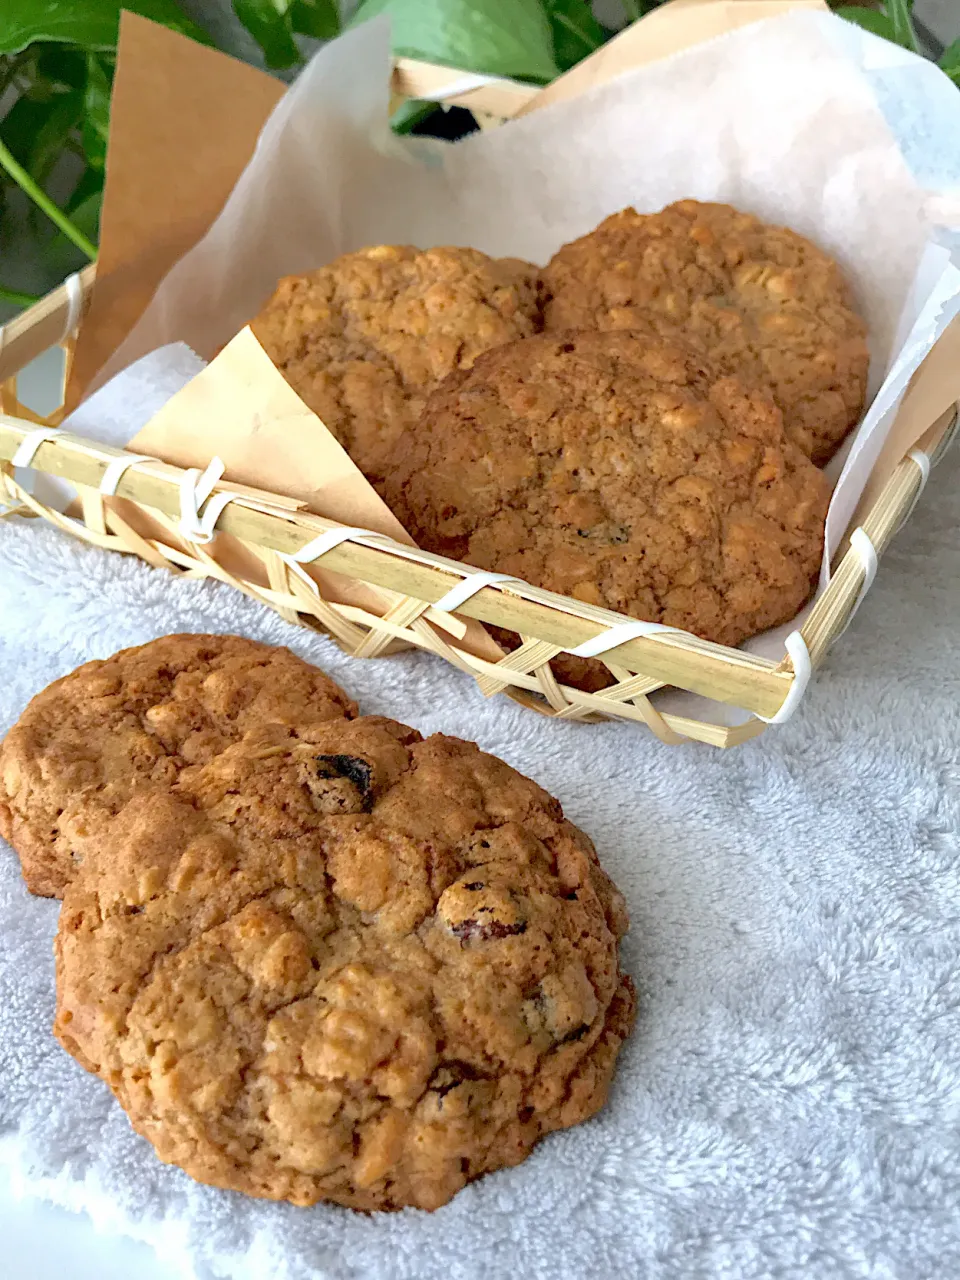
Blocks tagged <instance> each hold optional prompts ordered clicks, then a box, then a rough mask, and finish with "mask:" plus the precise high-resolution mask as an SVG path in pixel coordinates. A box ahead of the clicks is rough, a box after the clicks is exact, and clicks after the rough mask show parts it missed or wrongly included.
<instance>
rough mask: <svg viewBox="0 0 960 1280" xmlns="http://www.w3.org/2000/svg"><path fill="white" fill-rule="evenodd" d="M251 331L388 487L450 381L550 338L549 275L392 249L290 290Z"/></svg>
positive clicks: (449, 252) (302, 279) (293, 282)
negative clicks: (399, 451)
mask: <svg viewBox="0 0 960 1280" xmlns="http://www.w3.org/2000/svg"><path fill="white" fill-rule="evenodd" d="M251 327H252V329H253V332H254V333H255V334H256V336H257V338H258V339H259V341H260V342H261V343H262V345H263V347H264V349H265V350H266V352H267V354H268V355H269V356H270V358H271V360H273V362H274V363H275V364H276V365H277V367H278V368H279V369H280V371H281V372H282V373H283V375H284V377H285V378H286V379H287V381H288V382H289V383H290V385H291V386H292V387H293V389H294V390H295V391H296V392H297V394H298V395H299V396H300V397H301V399H302V400H304V401H305V402H306V403H307V404H308V405H309V406H310V408H311V409H313V411H314V412H315V413H316V414H318V415H319V417H321V418H322V419H323V421H324V423H325V424H326V426H327V427H328V428H329V430H330V431H331V432H332V433H333V435H335V436H336V438H337V439H338V440H339V441H340V443H341V444H342V445H343V447H344V448H345V449H346V450H347V452H348V453H349V454H350V456H351V457H352V458H353V460H354V462H355V463H356V464H357V466H358V467H359V468H360V470H361V471H363V472H364V474H365V475H367V476H368V477H369V478H370V479H371V480H372V481H373V482H374V483H375V484H378V483H379V482H380V481H382V479H383V477H384V475H385V474H386V473H387V472H388V471H389V470H390V467H391V465H392V463H391V459H392V456H393V453H394V451H395V449H396V448H397V444H398V441H399V440H400V439H401V438H402V437H403V436H404V435H405V433H406V432H407V431H408V430H409V429H410V428H411V427H412V426H413V425H414V424H415V423H416V420H417V417H418V415H419V412H420V409H421V407H422V404H423V399H424V396H425V395H426V394H427V392H429V391H430V390H432V388H433V387H435V386H436V384H437V383H438V382H439V381H440V379H441V378H443V377H444V376H445V375H446V374H448V373H450V372H451V371H452V370H454V369H461V368H469V366H470V365H471V364H472V363H473V361H474V360H475V359H476V357H477V356H478V355H479V354H480V352H481V351H486V350H488V349H489V348H490V347H495V346H498V345H499V344H500V343H502V342H510V341H513V340H515V339H517V338H524V337H527V336H528V335H529V334H531V333H534V332H536V331H537V330H538V329H540V328H541V327H542V326H541V317H540V302H539V281H538V271H537V268H536V267H532V266H530V265H529V264H528V263H526V262H521V261H519V260H518V259H515V258H499V259H498V258H488V257H487V256H486V254H484V253H480V252H478V251H477V250H476V249H449V248H448V249H443V248H441V249H427V250H425V251H422V250H419V249H415V248H412V247H411V246H410V245H400V246H393V245H381V246H378V247H376V248H372V249H363V250H361V251H360V252H359V253H348V254H345V255H344V256H343V257H342V258H337V259H336V261H335V262H332V263H330V265H329V266H326V267H322V268H321V269H320V270H319V271H314V272H312V273H311V274H310V275H304V276H288V277H287V278H286V279H284V280H281V282H280V285H279V287H278V288H277V291H276V293H275V294H274V296H273V297H272V298H271V299H270V301H269V302H268V303H267V305H266V307H265V308H264V310H263V311H262V312H261V313H260V315H259V316H257V318H256V319H255V320H254V321H253V322H252V326H251Z"/></svg>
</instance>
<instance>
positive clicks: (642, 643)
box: [0, 59, 957, 747]
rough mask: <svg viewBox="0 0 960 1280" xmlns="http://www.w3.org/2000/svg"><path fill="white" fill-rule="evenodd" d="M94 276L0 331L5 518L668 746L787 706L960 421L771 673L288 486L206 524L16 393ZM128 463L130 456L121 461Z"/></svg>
mask: <svg viewBox="0 0 960 1280" xmlns="http://www.w3.org/2000/svg"><path fill="white" fill-rule="evenodd" d="M392 87H393V91H394V97H395V100H400V99H403V98H408V97H419V98H426V97H429V98H435V99H438V100H443V101H445V102H448V103H452V104H456V105H462V106H465V107H469V108H470V109H471V110H472V111H473V112H474V113H475V115H476V116H477V118H478V120H479V122H480V124H481V127H483V128H489V127H494V126H496V125H497V124H499V123H501V122H502V121H503V120H505V119H508V118H510V117H511V116H513V115H515V114H516V113H517V112H518V111H520V110H521V109H522V108H523V107H524V106H526V105H527V104H528V103H529V101H530V100H531V98H532V96H533V95H534V94H535V93H536V92H537V90H536V89H533V88H530V87H528V86H525V85H520V84H516V83H514V82H512V81H508V80H496V79H491V78H490V77H476V76H472V75H467V74H465V73H459V72H456V71H452V70H451V69H450V68H449V67H438V66H433V65H431V64H427V63H418V62H414V61H412V60H408V59H401V60H400V61H399V62H398V63H397V65H396V68H395V71H394V79H393V86H392ZM94 279H95V267H94V266H90V267H87V268H86V269H85V270H83V271H82V272H80V273H79V275H78V276H75V277H73V278H72V279H71V280H70V281H67V282H66V283H65V284H64V285H62V286H60V287H59V288H57V289H55V290H53V291H52V292H51V293H50V294H48V295H47V296H46V297H45V298H43V299H41V300H40V301H39V302H37V303H36V304H35V305H34V306H32V307H30V308H29V310H27V311H25V312H23V313H22V314H21V315H19V316H18V317H16V318H15V319H14V320H12V321H11V322H10V323H9V324H8V325H6V326H5V327H4V328H3V329H0V499H4V500H5V502H6V509H5V512H4V514H5V515H11V514H16V515H20V516H32V517H38V518H42V519H45V520H47V521H49V522H50V523H52V524H54V525H56V526H57V527H58V528H60V529H61V530H63V531H65V532H67V533H70V534H71V535H73V536H76V537H79V538H81V539H83V540H84V541H86V542H89V543H92V544H93V545H95V546H98V547H101V548H103V549H105V550H110V551H120V552H125V553H128V554H134V555H137V556H139V557H141V558H142V559H143V560H145V561H147V562H148V563H149V564H151V565H154V566H155V567H158V568H164V569H167V570H171V571H173V572H176V573H181V574H187V575H189V576H191V577H210V578H216V579H219V580H221V581H226V582H229V583H231V584H232V585H233V586H234V587H236V588H238V589H239V590H241V591H244V592H245V593H247V594H248V595H250V596H252V597H254V598H255V599H257V600H259V601H261V602H262V603H265V604H267V605H269V606H270V607H272V608H273V609H275V610H276V611H277V612H278V613H279V614H281V615H282V616H283V617H284V618H286V619H287V620H289V621H290V622H295V623H299V624H301V625H304V626H309V627H313V628H315V629H321V630H323V631H325V632H328V633H329V634H330V635H332V636H333V637H334V638H335V639H336V640H337V641H338V642H339V644H340V645H341V646H342V647H343V648H344V649H346V650H347V651H348V652H349V653H351V654H353V655H354V656H356V657H376V656H380V655H382V654H384V653H385V652H387V651H389V652H393V651H395V650H396V649H398V648H407V647H410V646H414V647H417V648H420V649H425V650H428V651H430V652H433V653H435V654H437V655H439V656H440V657H442V658H445V659H446V660H447V661H449V662H451V663H453V664H454V665H456V666H457V667H459V668H460V669H461V670H462V671H464V672H465V673H467V674H468V675H470V676H472V677H473V678H474V679H475V680H476V681H477V683H478V685H479V686H480V688H481V690H482V691H483V692H484V693H485V694H487V695H492V694H495V693H499V692H507V693H508V694H510V695H511V696H512V697H514V698H516V699H517V700H519V701H521V702H523V703H524V704H526V705H528V706H530V707H533V708H534V709H536V710H538V711H541V712H543V713H545V714H547V715H551V716H556V717H559V718H561V719H572V720H593V719H597V718H608V717H616V718H621V719H627V720H632V721H634V722H637V723H638V724H640V725H646V726H647V727H648V728H649V729H650V730H651V731H652V732H653V733H654V734H656V736H657V737H658V738H660V739H661V740H662V741H663V742H665V743H670V744H674V743H678V742H682V741H684V740H687V739H694V740H697V741H700V742H704V743H708V744H710V745H713V746H718V747H731V746H735V745H737V744H738V743H741V742H744V741H746V740H747V739H749V738H753V737H755V736H757V735H758V734H760V733H762V732H763V731H764V729H765V728H766V726H767V724H768V723H770V722H773V723H778V722H781V721H782V720H784V719H786V718H787V717H788V716H789V715H790V714H791V713H792V712H793V710H794V708H795V706H796V704H797V703H798V701H799V699H800V696H801V695H802V693H803V691H804V689H805V687H806V684H807V682H808V680H809V678H810V674H811V672H812V671H813V670H814V669H815V668H816V667H817V666H819V665H820V664H821V663H822V661H823V659H824V657H825V655H826V654H827V652H828V650H829V648H830V646H831V644H832V643H833V642H834V641H835V640H836V639H837V638H838V637H839V636H840V635H841V634H842V632H843V631H844V630H845V629H846V627H847V625H848V624H849V621H850V618H851V617H852V615H853V613H854V612H855V610H856V609H857V607H858V606H859V604H860V602H861V600H862V598H863V596H864V594H865V592H866V589H867V588H868V587H869V585H870V583H871V581H872V579H873V575H874V570H875V565H876V560H875V557H876V556H880V555H882V554H883V551H884V550H885V549H886V547H887V546H888V544H889V543H890V540H891V539H892V538H893V536H894V534H895V533H896V532H897V530H898V529H899V528H900V527H901V525H902V524H903V523H904V521H905V520H906V519H907V517H908V516H909V515H910V513H911V511H912V509H913V507H914V506H915V504H916V501H917V499H918V497H919V495H920V492H921V490H922V488H923V485H924V482H925V480H926V477H927V473H928V471H929V466H930V464H931V463H935V462H936V461H937V460H938V458H939V456H940V455H942V453H943V451H944V449H945V448H946V445H947V443H948V442H949V440H950V438H951V437H952V435H953V434H954V433H955V430H956V425H957V413H956V411H955V410H954V411H953V412H952V413H950V414H948V415H945V416H944V417H943V418H942V419H941V420H940V421H939V422H938V423H936V424H933V423H931V424H930V425H931V430H930V432H928V433H927V435H928V438H929V439H930V440H931V441H933V442H935V443H933V444H931V445H930V452H929V454H928V453H919V452H918V451H917V450H914V451H913V452H912V453H911V454H910V455H909V456H908V457H906V458H904V459H903V461H902V462H901V463H900V464H899V466H898V467H897V468H896V470H895V471H894V473H893V475H892V476H891V477H890V479H889V481H888V482H887V484H886V485H885V487H884V488H883V490H882V492H881V493H880V495H879V496H878V498H877V500H876V502H875V503H874V504H873V506H872V508H871V509H870V510H869V512H868V513H867V514H866V516H865V518H864V519H863V522H862V525H861V527H860V532H859V536H858V537H855V538H854V539H853V540H852V542H851V545H850V547H849V549H848V550H847V552H846V553H845V554H844V556H843V557H842V559H841V560H840V562H839V564H838V565H837V566H836V568H835V571H834V573H833V576H832V579H831V581H830V584H829V586H828V587H827V589H826V590H825V591H824V592H823V594H822V595H821V596H820V598H819V599H818V600H817V602H816V604H815V606H814V607H813V609H812V610H811V612H810V613H809V615H808V617H807V618H806V620H805V622H804V623H803V625H802V627H801V628H800V629H799V631H797V632H795V633H794V634H793V636H791V637H790V641H788V644H787V655H786V656H785V657H784V659H783V660H782V661H781V662H779V663H776V662H771V661H768V660H766V659H764V658H761V657H757V656H755V655H753V654H750V653H747V652H744V651H741V650H737V649H730V648H725V647H723V646H721V645H716V644H712V643H709V642H708V641H705V640H701V639H699V638H698V637H696V636H693V635H690V634H688V633H686V632H681V631H675V630H672V629H669V628H657V627H654V626H651V625H650V624H644V623H641V622H637V621H635V620H632V619H629V618H627V617H624V616H622V615H619V614H616V613H613V612H611V611H609V610H605V609H599V608H595V607H593V606H590V605H585V604H582V603H581V602H579V601H577V600H574V599H571V598H568V597H565V596H560V595H556V594H554V593H552V592H548V591H543V590H540V589H539V588H537V587H533V586H530V585H528V584H526V583H522V582H520V581H518V580H516V579H512V578H511V579H507V580H497V576H496V575H489V574H481V573H479V571H477V570H475V569H472V568H470V567H469V566H466V565H460V564H458V563H456V562H454V561H450V560H446V559H444V558H442V557H440V556H435V555H431V554H429V553H427V552H423V551H419V550H416V549H414V548H411V547H409V546H405V545H403V544H401V543H398V542H394V541H392V540H391V539H389V538H386V537H384V536H381V535H378V534H372V533H368V532H364V531H362V530H347V529H345V528H344V527H343V526H340V525H338V524H336V523H334V522H333V521H330V520H325V519H323V518H322V517H320V516H318V515H314V514H312V513H310V512H307V511H305V510H302V509H301V508H300V507H299V506H298V504H296V503H294V502H292V501H291V500H290V499H289V498H286V497H284V496H283V495H280V494H272V493H266V492H261V491H256V490H251V489H249V488H247V487H243V486H237V485H231V484H229V483H217V484H215V485H213V487H212V492H211V493H209V494H208V495H205V496H206V505H205V506H203V505H202V504H201V507H202V515H201V512H200V510H199V509H198V507H197V505H196V503H197V500H198V490H197V483H196V481H197V477H196V473H186V472H184V471H182V470H180V469H179V468H177V467H173V466H170V465H168V464H166V463H163V462H160V461H154V460H150V461H148V462H139V463H136V464H134V465H129V463H130V460H131V459H132V455H125V454H124V453H123V452H122V451H120V450H116V449H111V448H109V447H107V446H105V445H102V444H99V443H97V442H95V441H91V440H86V439H83V438H81V437H78V436H75V435H71V434H69V433H67V432H65V431H62V430H61V429H60V423H61V422H62V420H63V416H64V411H63V409H62V408H61V409H58V410H57V411H56V412H54V413H52V414H51V415H49V417H40V416H38V415H37V414H35V413H33V412H31V411H30V410H29V409H27V408H26V406H25V405H23V404H22V403H21V401H20V399H19V398H18V394H17V375H18V373H20V372H21V371H22V370H23V369H24V368H25V367H26V365H27V364H29V363H30V362H31V361H32V360H34V359H35V358H36V357H37V356H39V355H41V354H43V353H44V352H45V351H47V350H49V349H50V348H52V347H55V346H60V347H62V348H63V351H64V354H65V360H64V366H65V370H64V385H65V384H66V377H67V375H68V372H69V362H70V359H71V356H72V350H73V345H74V341H75V337H76V334H77V332H79V326H80V324H82V321H83V314H84V309H85V306H86V303H87V302H88V301H89V297H90V294H91V290H92V287H93V284H94ZM18 455H19V457H18ZM15 458H17V460H18V461H19V462H20V464H21V465H24V459H25V458H28V459H29V463H28V465H30V466H31V467H33V468H34V469H35V470H37V471H40V472H45V473H47V474H49V475H51V476H57V477H60V478H62V479H65V480H67V481H69V482H70V483H71V484H73V485H74V486H75V487H76V489H77V491H78V493H79V495H80V506H81V512H82V514H81V516H80V517H79V518H73V517H71V516H66V515H63V514H61V513H60V512H59V511H57V510H54V509H52V508H50V507H48V506H45V505H44V504H43V503H42V502H40V501H38V500H37V499H36V498H34V497H33V496H32V495H31V494H30V493H29V492H28V491H27V490H26V489H25V488H24V487H23V486H22V485H21V484H19V483H18V482H17V480H16V478H15V474H14V459H15ZM121 458H123V459H125V461H124V462H119V461H118V459H121ZM117 475H119V480H117V479H116V477H117ZM105 476H106V477H108V481H109V483H108V484H107V485H105V484H104V479H105ZM191 486H192V488H191ZM185 491H186V492H187V493H188V494H189V493H192V497H193V502H194V504H195V505H194V506H193V516H194V525H196V536H190V527H192V526H188V527H187V528H186V531H185V526H184V524H183V505H182V504H183V495H184V492H185ZM105 492H106V493H109V494H115V495H116V496H117V497H120V498H123V499H126V500H129V501H130V502H133V503H135V504H136V505H137V506H138V507H139V508H141V509H142V511H143V512H145V513H146V514H148V515H149V516H150V517H151V520H152V526H151V527H152V528H154V529H157V530H158V533H157V536H151V537H146V536H144V535H143V534H142V533H140V532H138V531H137V530H135V529H134V528H132V527H131V525H130V524H129V523H128V522H127V521H126V520H125V519H124V518H123V517H122V515H121V514H120V513H119V512H118V511H117V510H116V509H115V508H114V506H113V505H112V503H111V502H110V501H109V500H108V498H107V497H105ZM201 496H204V495H201ZM203 516H205V517H206V519H207V526H206V529H205V531H203V532H201V529H200V526H199V525H197V524H196V522H197V520H198V519H199V521H200V525H202V524H203V519H202V517H203ZM220 532H222V533H226V534H230V535H233V536H234V537H236V538H238V539H240V541H241V542H242V543H243V544H244V546H245V547H246V548H247V549H248V550H249V551H251V552H252V553H253V554H254V555H255V556H256V558H257V561H258V562H259V565H260V567H261V568H262V570H263V573H262V575H260V576H259V577H258V580H257V581H256V582H254V581H251V580H247V579H243V578H238V577H236V576H233V575H232V574H231V573H229V572H228V571H227V570H225V569H224V568H223V567H222V566H221V565H220V564H218V563H217V560H216V559H215V558H214V556H213V555H212V554H211V548H210V545H209V544H210V540H211V536H212V535H213V534H215V533H220ZM167 533H168V535H169V536H166V534H167ZM305 548H306V551H305V550H304V549H305ZM864 548H866V549H867V554H864ZM321 561H322V564H323V568H324V569H329V570H332V571H334V572H336V573H337V574H341V575H345V576H346V577H347V578H349V579H352V580H354V581H356V582H360V583H364V584H367V585H369V586H372V587H374V588H376V589H377V590H378V591H379V593H380V594H381V596H383V597H385V598H386V600H387V602H388V608H387V610H386V612H385V613H384V615H383V616H377V615H376V614H374V613H371V612H368V611H366V610H364V609H361V608H358V607H356V606H348V605H344V604H337V603H333V602H331V601H329V600H326V599H324V597H323V595H322V594H321V592H320V590H319V587H318V585H317V583H316V582H315V581H314V579H313V578H312V577H311V576H309V575H308V574H307V573H305V572H304V569H303V565H304V564H305V563H311V562H312V563H317V564H319V563H320V562H321ZM491 579H493V580H491ZM264 583H267V584H268V585H264ZM438 606H439V607H438ZM463 618H472V619H477V620H479V621H481V622H484V623H488V624H491V625H494V626H498V627H502V628H504V629H506V630H509V631H513V632H516V633H519V635H520V637H521V640H522V643H521V645H520V647H519V648H517V649H515V650H514V651H513V652H512V653H510V654H508V655H507V656H505V657H503V658H502V659H501V660H500V661H496V662H493V661H487V660H484V659H482V658H479V657H476V656H474V655H472V654H470V653H468V652H466V651H465V650H464V649H461V648H458V647H457V646H456V644H455V643H454V642H455V640H456V639H457V638H458V637H461V636H462V635H463V632H464V629H465V628H464V624H463V622H462V619H463ZM574 651H579V652H580V653H581V655H582V656H596V657H598V658H599V660H601V661H603V662H604V663H605V665H606V666H607V668H608V669H609V671H610V673H611V676H612V678H613V683H612V684H611V685H610V686H609V687H608V688H606V689H603V690H602V691H601V692H599V693H586V692H584V691H582V690H580V689H576V688H571V687H569V686H567V685H563V684H560V683H558V681H557V680H556V678H555V677H554V675H553V672H552V670H551V668H550V661H551V659H553V658H554V657H556V656H557V654H559V653H562V652H574ZM671 688H672V689H677V690H686V691H688V692H690V693H694V694H699V695H702V696H705V697H707V698H710V699H713V700H715V701H717V702H720V703H723V704H726V705H728V706H732V707H737V708H740V709H742V710H743V711H745V712H748V713H750V714H749V718H748V719H747V720H746V722H745V723H741V724H738V725H737V726H736V727H734V728H728V727H723V726H721V725H718V724H716V723H712V722H710V721H708V720H700V719H696V718H694V717H692V716H685V715H678V714H674V713H672V712H669V711H666V710H663V709H661V708H658V706H657V705H656V704H655V702H654V701H651V695H653V694H656V693H657V692H658V691H660V690H664V689H671Z"/></svg>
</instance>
